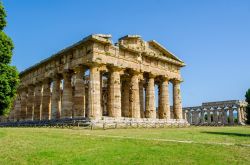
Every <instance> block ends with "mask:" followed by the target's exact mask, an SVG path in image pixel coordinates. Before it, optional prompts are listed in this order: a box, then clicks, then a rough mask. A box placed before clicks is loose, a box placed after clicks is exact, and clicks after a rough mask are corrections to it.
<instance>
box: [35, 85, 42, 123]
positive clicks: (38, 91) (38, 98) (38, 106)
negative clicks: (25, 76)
mask: <svg viewBox="0 0 250 165" xmlns="http://www.w3.org/2000/svg"><path fill="white" fill-rule="evenodd" d="M34 104H35V105H34V120H41V112H42V83H37V84H36V85H35V101H34Z"/></svg>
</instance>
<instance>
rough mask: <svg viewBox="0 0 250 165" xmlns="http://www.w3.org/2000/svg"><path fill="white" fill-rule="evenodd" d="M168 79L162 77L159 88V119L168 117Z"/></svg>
mask: <svg viewBox="0 0 250 165" xmlns="http://www.w3.org/2000/svg"><path fill="white" fill-rule="evenodd" d="M168 83H169V82H168V79H167V78H164V79H163V81H162V83H161V85H160V86H159V88H160V90H159V91H160V93H161V94H160V98H159V100H160V103H161V105H160V107H161V108H160V111H159V118H160V119H170V105H169V92H168Z"/></svg>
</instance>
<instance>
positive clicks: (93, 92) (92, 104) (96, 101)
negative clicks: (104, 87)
mask: <svg viewBox="0 0 250 165" xmlns="http://www.w3.org/2000/svg"><path fill="white" fill-rule="evenodd" d="M89 70H90V80H89V115H88V116H89V117H91V118H94V119H100V118H101V116H102V114H101V102H100V101H101V100H100V99H101V98H100V70H99V67H97V66H91V67H90V69H89Z"/></svg>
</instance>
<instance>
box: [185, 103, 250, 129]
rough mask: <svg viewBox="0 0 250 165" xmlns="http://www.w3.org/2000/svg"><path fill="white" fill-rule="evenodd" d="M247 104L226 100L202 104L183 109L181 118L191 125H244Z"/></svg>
mask: <svg viewBox="0 0 250 165" xmlns="http://www.w3.org/2000/svg"><path fill="white" fill-rule="evenodd" d="M246 106H247V102H245V101H240V100H228V101H218V102H207V103H202V105H201V106H195V107H185V108H183V116H184V118H185V119H187V120H188V122H189V123H190V124H192V125H235V124H240V125H244V124H245V122H246Z"/></svg>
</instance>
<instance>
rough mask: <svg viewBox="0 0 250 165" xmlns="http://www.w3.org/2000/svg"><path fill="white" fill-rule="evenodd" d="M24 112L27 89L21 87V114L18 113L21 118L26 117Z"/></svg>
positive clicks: (25, 109)
mask: <svg viewBox="0 0 250 165" xmlns="http://www.w3.org/2000/svg"><path fill="white" fill-rule="evenodd" d="M26 113H27V91H26V89H22V91H21V114H20V118H21V120H25V119H26Z"/></svg>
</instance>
